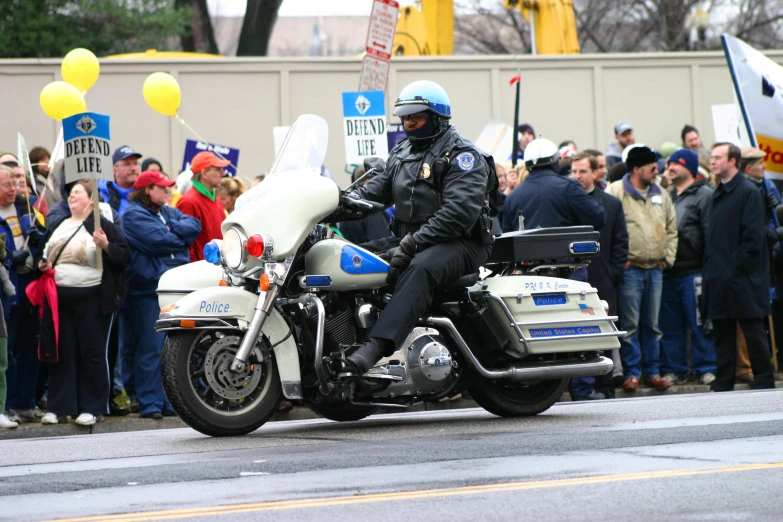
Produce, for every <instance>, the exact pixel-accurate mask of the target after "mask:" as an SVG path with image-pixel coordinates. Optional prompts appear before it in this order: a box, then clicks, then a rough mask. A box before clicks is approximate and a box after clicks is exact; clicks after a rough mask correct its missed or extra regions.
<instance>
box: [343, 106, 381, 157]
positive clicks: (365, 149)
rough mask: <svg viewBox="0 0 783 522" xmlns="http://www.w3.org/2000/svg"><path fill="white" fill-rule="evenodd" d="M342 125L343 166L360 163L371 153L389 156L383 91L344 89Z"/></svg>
mask: <svg viewBox="0 0 783 522" xmlns="http://www.w3.org/2000/svg"><path fill="white" fill-rule="evenodd" d="M343 127H344V131H345V163H346V165H359V164H361V163H362V160H363V159H364V158H367V157H370V156H378V157H380V158H383V159H386V156H388V155H389V142H388V139H387V137H386V104H385V103H384V97H383V91H371V92H344V93H343Z"/></svg>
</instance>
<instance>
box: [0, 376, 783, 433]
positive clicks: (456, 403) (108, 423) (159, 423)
mask: <svg viewBox="0 0 783 522" xmlns="http://www.w3.org/2000/svg"><path fill="white" fill-rule="evenodd" d="M776 385H777V387H778V388H783V382H777V383H776ZM734 389H735V390H736V391H739V390H749V389H750V385H748V384H737V385H736V386H735V387H734ZM709 391H710V387H709V386H707V385H703V384H685V385H682V386H672V387H671V388H669V389H668V390H666V391H663V392H660V391H656V390H655V389H653V388H649V387H642V388H639V390H637V391H636V392H634V393H626V392H625V391H624V390H623V389H622V388H618V389H617V391H616V394H617V395H616V397H615V398H617V399H623V398H629V397H654V396H659V395H684V394H692V393H707V392H709ZM570 400H571V397H570V395H569V394H568V393H565V394H563V396H562V397H561V398H560V401H561V402H569V401H570ZM478 407H479V405H478V404H476V403H475V402H474V401H473V400H471V399H458V400H452V401H446V402H434V403H433V402H425V403H421V404H417V405H415V406H411V407H410V408H407V409H405V410H399V409H394V410H381V412H382V413H399V412H414V411H439V410H456V409H462V408H478ZM317 418H319V416H318V415H316V414H315V413H313V412H312V411H310V410H309V409H307V408H305V407H301V406H297V407H294V409H292V410H291V411H288V412H286V413H277V414H275V415H274V416H273V417H272V419H271V420H270V422H275V421H290V420H304V419H317ZM187 427H188V426H187V424H185V423H184V422H182V421H181V420H180V419H179V418H177V417H164V418H163V419H161V420H153V419H141V418H139V415H138V414H130V415H128V416H126V417H106V418H105V420H104V421H103V422H99V423H97V424H95V425H93V426H79V425H77V424H75V423H74V422H73V420H71V421H70V422H69V423H68V424H53V425H45V426H44V425H41V424H40V423H37V422H27V423H24V424H21V425H20V426H19V427H18V428H14V429H10V430H0V440H12V439H31V438H37V437H66V436H70V435H90V434H94V433H118V432H125V431H142V430H165V429H173V428H187Z"/></svg>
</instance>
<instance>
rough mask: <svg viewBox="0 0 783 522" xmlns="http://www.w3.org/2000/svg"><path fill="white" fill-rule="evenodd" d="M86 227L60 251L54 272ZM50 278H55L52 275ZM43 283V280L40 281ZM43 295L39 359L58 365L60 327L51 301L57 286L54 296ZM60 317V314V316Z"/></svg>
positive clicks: (54, 297)
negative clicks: (66, 248)
mask: <svg viewBox="0 0 783 522" xmlns="http://www.w3.org/2000/svg"><path fill="white" fill-rule="evenodd" d="M83 226H84V223H82V224H81V225H79V226H78V227H77V228H76V230H75V231H74V233H73V234H71V237H69V238H68V240H67V241H66V242H65V243H64V244H63V246H62V248H61V249H60V251H59V252H58V253H57V256H56V257H55V258H54V261H53V262H52V270H54V266H55V265H56V264H57V262H58V261H59V260H60V256H61V255H62V253H63V252H64V251H65V247H67V246H68V243H70V242H71V240H72V239H73V238H74V237H75V236H76V234H78V233H79V230H81V228H82V227H83ZM50 277H54V275H53V274H52V275H51V276H50ZM39 281H41V279H39ZM42 293H43V303H42V305H41V310H40V312H39V315H40V319H41V329H40V332H41V333H40V335H39V339H38V359H39V360H40V361H41V362H48V363H56V362H59V361H60V350H59V346H58V345H59V343H58V340H59V339H58V337H59V333H60V332H59V330H60V329H59V325H56V324H55V322H54V314H53V313H52V307H51V304H50V301H49V299H54V300H55V302H56V299H57V286H54V295H51V293H49V294H47V292H45V291H44V292H42ZM58 315H59V314H58Z"/></svg>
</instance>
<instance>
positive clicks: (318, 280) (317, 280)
mask: <svg viewBox="0 0 783 522" xmlns="http://www.w3.org/2000/svg"><path fill="white" fill-rule="evenodd" d="M304 280H305V286H306V287H307V288H328V287H330V286H332V278H331V277H330V276H328V275H309V276H305V278H304Z"/></svg>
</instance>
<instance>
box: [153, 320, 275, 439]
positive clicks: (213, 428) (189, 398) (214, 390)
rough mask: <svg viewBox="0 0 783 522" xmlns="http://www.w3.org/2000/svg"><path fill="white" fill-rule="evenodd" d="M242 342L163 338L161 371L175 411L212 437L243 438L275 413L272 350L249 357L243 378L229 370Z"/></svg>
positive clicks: (229, 336)
mask: <svg viewBox="0 0 783 522" xmlns="http://www.w3.org/2000/svg"><path fill="white" fill-rule="evenodd" d="M241 342H242V337H241V336H240V335H237V332H235V331H231V330H229V331H218V330H177V331H173V332H169V333H168V334H167V335H166V341H165V342H164V343H163V355H162V358H161V365H160V371H161V376H162V377H163V390H164V391H165V393H166V398H167V399H168V400H169V402H170V403H171V406H172V408H174V411H175V412H176V413H177V415H179V417H180V418H181V419H182V420H183V421H185V423H186V424H187V425H188V426H190V427H191V428H193V429H194V430H196V431H200V432H201V433H203V434H205V435H210V436H213V437H228V436H235V435H245V434H246V433H250V432H251V431H254V430H256V429H258V428H259V427H260V426H261V425H262V424H264V423H265V422H266V421H268V420H269V418H270V417H271V416H272V415H274V413H275V411H276V410H277V405H278V403H279V402H280V398H281V394H282V387H281V384H280V377H279V374H278V372H277V365H276V364H275V361H274V355H273V354H272V352H271V350H268V354H266V355H265V354H264V353H262V350H261V347H260V346H259V345H256V347H255V348H254V349H253V351H252V352H251V356H250V359H251V361H254V362H251V364H248V366H247V369H246V370H245V371H244V372H242V373H239V374H237V373H233V372H231V371H230V370H229V366H231V361H232V360H233V359H234V355H235V354H236V352H237V350H238V349H239V345H240V343H241Z"/></svg>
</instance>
